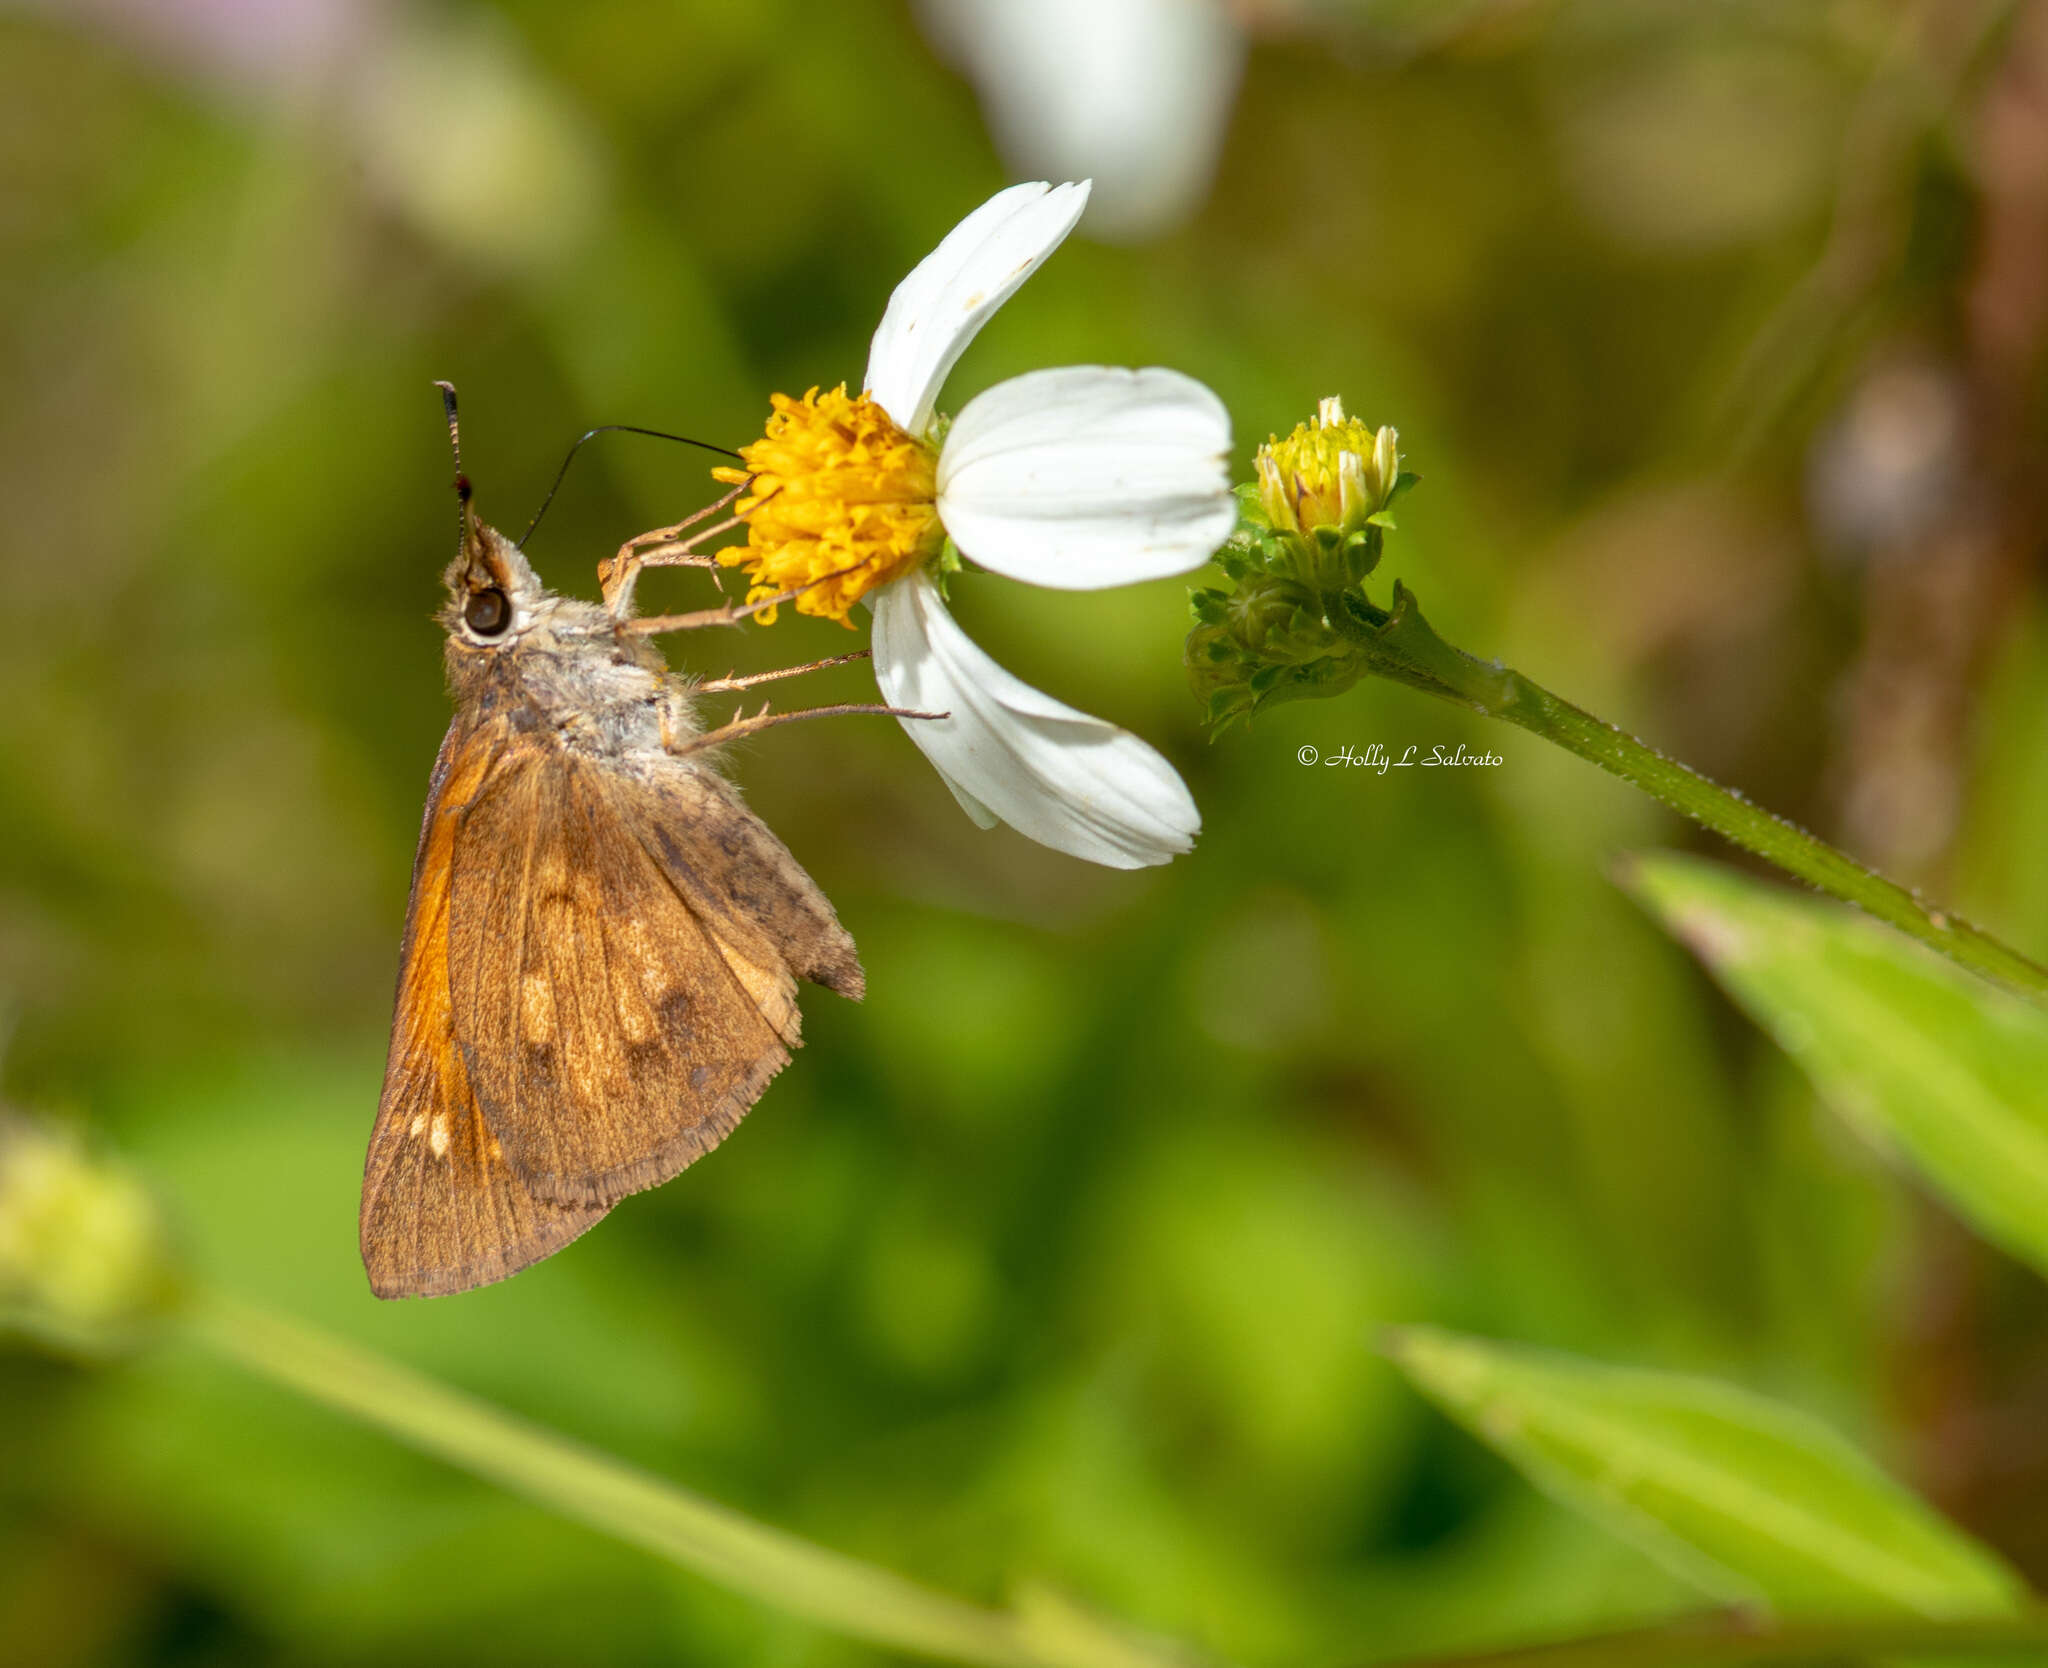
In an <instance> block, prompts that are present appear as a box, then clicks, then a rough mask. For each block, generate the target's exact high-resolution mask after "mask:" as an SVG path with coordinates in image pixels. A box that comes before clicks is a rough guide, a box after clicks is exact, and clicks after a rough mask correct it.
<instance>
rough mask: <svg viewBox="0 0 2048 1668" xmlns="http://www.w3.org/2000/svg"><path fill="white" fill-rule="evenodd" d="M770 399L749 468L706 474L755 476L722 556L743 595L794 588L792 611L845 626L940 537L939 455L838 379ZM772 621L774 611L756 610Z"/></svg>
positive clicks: (749, 452) (728, 478)
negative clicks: (743, 528)
mask: <svg viewBox="0 0 2048 1668" xmlns="http://www.w3.org/2000/svg"><path fill="white" fill-rule="evenodd" d="M773 404H774V407H775V409H774V413H773V415H771V416H770V417H769V419H768V430H767V433H765V434H764V435H762V437H761V438H760V439H759V440H757V441H755V442H754V443H753V444H752V445H751V446H744V447H742V448H741V449H740V456H741V457H742V458H743V459H745V460H746V466H745V467H744V468H732V467H727V468H721V469H714V470H713V471H712V472H711V473H712V474H713V475H714V476H715V477H716V478H717V479H719V480H721V481H724V482H726V483H727V484H729V485H733V486H738V485H741V484H743V483H745V482H747V481H748V480H749V479H750V478H751V480H752V486H751V488H750V489H749V491H748V493H747V495H746V496H745V497H744V498H742V499H741V500H740V501H739V503H738V504H737V505H736V506H735V509H736V511H737V512H738V514H739V515H740V516H741V517H742V518H744V520H745V521H746V524H747V542H746V543H745V544H744V545H742V546H738V547H736V548H734V549H731V550H722V551H720V552H719V553H718V559H719V561H720V562H721V563H723V564H724V565H725V566H727V567H744V568H745V569H746V570H747V578H748V579H749V580H750V581H751V582H752V583H751V584H750V586H749V588H748V590H747V600H748V601H749V602H758V601H759V600H760V599H761V598H763V597H772V596H776V595H779V594H780V593H782V592H784V591H796V592H797V593H798V595H797V597H796V598H795V601H796V608H797V612H798V613H800V614H817V615H821V616H822V617H824V618H826V619H832V620H837V621H839V622H840V623H841V624H842V625H844V624H847V623H849V622H848V621H847V618H846V613H847V610H848V609H850V608H851V607H852V606H853V605H854V604H855V603H856V602H858V601H860V599H861V598H862V597H863V596H865V595H866V594H867V593H868V592H869V591H872V590H873V589H874V588H875V587H876V586H877V585H886V584H887V583H888V582H889V581H890V580H892V579H894V578H896V577H898V576H899V575H901V574H904V573H907V572H909V571H910V570H911V569H912V568H915V567H917V566H918V565H919V564H920V563H922V562H925V561H928V560H929V559H930V558H931V557H932V556H934V555H936V554H937V553H938V549H939V546H940V545H941V543H943V542H944V538H945V534H944V533H943V531H942V530H941V529H940V526H939V508H938V462H939V457H938V452H937V450H936V449H935V448H933V447H932V446H929V445H927V444H926V443H925V442H924V441H922V440H919V439H917V438H915V437H914V436H912V435H909V434H906V433H905V432H904V431H903V430H902V429H900V428H898V427H897V426H896V424H895V423H894V422H893V421H892V420H891V418H890V416H889V414H888V413H887V412H886V411H884V410H883V409H882V408H881V407H880V406H879V405H877V404H875V402H874V401H873V400H871V399H869V398H868V396H867V395H865V394H854V395H849V394H848V393H847V392H846V385H845V384H844V383H841V384H840V385H839V386H838V387H837V388H835V389H833V390H832V391H831V392H830V393H829V394H821V393H819V392H818V390H817V389H815V388H813V389H812V390H811V391H810V392H809V393H808V394H806V395H805V396H804V397H803V398H802V399H800V400H793V399H791V398H790V397H789V396H788V395H787V394H777V395H776V396H775V397H774V401H773ZM774 618H775V610H774V609H773V608H769V609H766V610H764V611H763V612H762V613H761V615H760V619H761V620H762V622H763V623H764V624H765V623H767V622H769V621H772V620H773V619H774Z"/></svg>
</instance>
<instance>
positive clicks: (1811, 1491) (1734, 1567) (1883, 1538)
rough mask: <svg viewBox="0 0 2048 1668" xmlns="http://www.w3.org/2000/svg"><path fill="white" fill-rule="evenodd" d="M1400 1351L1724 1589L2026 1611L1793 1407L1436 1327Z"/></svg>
mask: <svg viewBox="0 0 2048 1668" xmlns="http://www.w3.org/2000/svg"><path fill="white" fill-rule="evenodd" d="M1392 1353H1393V1356H1394V1359H1395V1360H1396V1361H1397V1362H1398V1363H1399V1364H1400V1366H1401V1367H1402V1369H1403V1370H1404V1371H1406V1373H1407V1374H1408V1376H1409V1377H1410V1378H1411V1379H1412V1380H1414V1382H1415V1383H1416V1385H1417V1386H1419V1387H1420V1388H1421V1389H1422V1390H1423V1391H1424V1392H1425V1393H1426V1394H1427V1395H1429V1396H1430V1397H1431V1398H1432V1399H1433V1400H1435V1401H1436V1402H1437V1403H1438V1404H1439V1405H1441V1406H1442V1407H1443V1408H1444V1409H1445V1411H1446V1412H1448V1413H1449V1414H1451V1416H1452V1417H1453V1418H1455V1419H1457V1420H1458V1421H1459V1422H1460V1423H1461V1424H1463V1425H1465V1426H1467V1427H1468V1428H1469V1429H1470V1430H1471V1431H1472V1432H1473V1433H1474V1434H1475V1435H1477V1436H1479V1437H1480V1438H1481V1439H1483V1440H1484V1441H1486V1442H1488V1443H1490V1444H1491V1445H1492V1446H1493V1447H1495V1448H1497V1449H1498V1450H1499V1451H1500V1452H1501V1453H1502V1454H1504V1455H1505V1456H1506V1457H1507V1458H1508V1459H1509V1460H1510V1461H1512V1462H1513V1463H1514V1464H1515V1465H1516V1466H1517V1467H1518V1468H1520V1470H1521V1471H1523V1472H1524V1473H1525V1474H1526V1475H1527V1476H1528V1478H1529V1480H1530V1481H1531V1482H1533V1483H1535V1484H1536V1485H1537V1486H1538V1487H1539V1488H1541V1489H1543V1490H1544V1491H1545V1492H1546V1493H1547V1494H1549V1495H1551V1496H1552V1497H1553V1498H1555V1499H1557V1500H1559V1501H1561V1502H1562V1503H1563V1504H1565V1505H1567V1506H1569V1507H1571V1508H1573V1509H1574V1510H1576V1511H1579V1512H1582V1513H1583V1514H1584V1515H1585V1516H1587V1517H1589V1518H1591V1519H1593V1520H1594V1521H1595V1522H1597V1523H1600V1524H1602V1525H1603V1526H1605V1527H1606V1528H1608V1529H1610V1530H1612V1531H1613V1532H1614V1533H1615V1534H1618V1535H1620V1536H1622V1537H1624V1538H1625V1539H1627V1540H1629V1541H1631V1542H1633V1543H1634V1544H1635V1545H1636V1546H1638V1547H1640V1548H1641V1549H1642V1550H1643V1551H1644V1552H1646V1553H1648V1554H1649V1555H1650V1556H1651V1557H1653V1558H1655V1559H1656V1560H1657V1561H1658V1562H1659V1563H1662V1564H1663V1565H1665V1566H1666V1567H1667V1568H1668V1569H1670V1570H1671V1571H1673V1572H1674V1573H1675V1574H1677V1575H1678V1576H1679V1577H1681V1578H1682V1579H1684V1580H1687V1581H1690V1582H1692V1583H1694V1584H1695V1585H1697V1586H1698V1587H1700V1588H1701V1589H1703V1590H1704V1591H1706V1592H1707V1593H1710V1594H1712V1595H1714V1596H1715V1597H1717V1598H1720V1599H1724V1600H1727V1601H1730V1602H1733V1603H1748V1604H1759V1603H1761V1604H1766V1605H1769V1606H1772V1607H1775V1608H1778V1609H1782V1610H1785V1611H1788V1612H1794V1613H1804V1614H1807V1615H1837V1616H1841V1615H1853V1614H1858V1613H1864V1614H1883V1613H1893V1614H1899V1613H1904V1614H1911V1615H1918V1616H1926V1617H1963V1616H1987V1615H2009V1614H2013V1613H2015V1612H2017V1611H2018V1610H2020V1609H2021V1608H2022V1605H2023V1599H2024V1595H2025V1588H2024V1587H2023V1585H2022V1584H2021V1582H2020V1581H2019V1578H2018V1577H2017V1576H2015V1575H2014V1574H2013V1573H2012V1572H2011V1571H2010V1570H2008V1569H2007V1568H2006V1567H2005V1566H2004V1565H2003V1564H2002V1563H2001V1562H2000V1561H1999V1560H1998V1558H1997V1557H1996V1556H1995V1555H1994V1554H1992V1553H1991V1552H1989V1551H1987V1550H1986V1549H1985V1548H1983V1547H1981V1546H1979V1545H1978V1544H1977V1543H1976V1542H1975V1541H1973V1540H1971V1539H1970V1538H1969V1537H1968V1536H1966V1535H1964V1534H1963V1533H1962V1532H1961V1531H1960V1530H1958V1529H1955V1528H1953V1527H1952V1526H1951V1525H1950V1524H1948V1523H1947V1522H1946V1521H1944V1520H1943V1519H1942V1518H1940V1517H1938V1516H1936V1515H1935V1513H1934V1512H1932V1511H1931V1510H1930V1509H1928V1508H1927V1507H1926V1506H1924V1505H1922V1504H1921V1503H1920V1502H1919V1501H1918V1500H1916V1499H1915V1498H1914V1497H1913V1496H1912V1495H1911V1494H1909V1493H1907V1492H1906V1491H1905V1490H1904V1489H1903V1488H1901V1487H1900V1486H1899V1485H1898V1484H1897V1483H1895V1482H1893V1481H1892V1480H1891V1479H1890V1478H1889V1477H1887V1476H1886V1475H1885V1474H1884V1473H1883V1472H1881V1471H1880V1470H1878V1469H1877V1467H1876V1466H1874V1465H1872V1464H1871V1463H1870V1461H1869V1460H1867V1459H1865V1458H1864V1457H1863V1456H1862V1455H1861V1454H1859V1453H1858V1452H1857V1451H1856V1450H1855V1449H1854V1448H1852V1447H1850V1446H1849V1445H1848V1444H1847V1443H1846V1442H1844V1441H1843V1440H1842V1439H1841V1438H1840V1437H1838V1436H1836V1435H1835V1434H1834V1433H1833V1432H1832V1431H1830V1430H1829V1429H1828V1428H1827V1427H1826V1426H1824V1425H1821V1424H1819V1423H1818V1422H1816V1421H1815V1420H1813V1419H1811V1418H1809V1417H1807V1416H1806V1415H1804V1414H1802V1413H1798V1412H1796V1411H1794V1410H1793V1409H1791V1408H1788V1407H1784V1406H1782V1405H1780V1404H1778V1403H1775V1402H1768V1401H1765V1400H1763V1399H1762V1398H1760V1397H1757V1396H1752V1395H1750V1394H1748V1393H1747V1392H1744V1391H1740V1390H1736V1389H1734V1388H1732V1387H1731V1386H1728V1385H1724V1384H1718V1383H1715V1382H1713V1381H1712V1380H1708V1379H1696V1378H1684V1377H1680V1376H1678V1375H1676V1374H1670V1373H1656V1372H1643V1371H1636V1370H1628V1369H1622V1368H1615V1367H1604V1366H1599V1365H1596V1364H1594V1363H1591V1362H1586V1361H1579V1360H1575V1359H1573V1358H1571V1357H1569V1356H1560V1355H1550V1354H1545V1353H1541V1352H1538V1351H1534V1350H1526V1349H1516V1348H1511V1347H1507V1346H1503V1345H1499V1344H1492V1343H1487V1342H1484V1341H1482V1340H1479V1339H1475V1338H1466V1337H1460V1336H1458V1335H1456V1334H1454V1333H1449V1332H1440V1331H1437V1330H1435V1329H1433V1328H1423V1327H1418V1328H1413V1329H1410V1330H1406V1331H1403V1332H1401V1333H1399V1334H1398V1335H1397V1336H1396V1338H1395V1339H1394V1342H1393V1345H1392Z"/></svg>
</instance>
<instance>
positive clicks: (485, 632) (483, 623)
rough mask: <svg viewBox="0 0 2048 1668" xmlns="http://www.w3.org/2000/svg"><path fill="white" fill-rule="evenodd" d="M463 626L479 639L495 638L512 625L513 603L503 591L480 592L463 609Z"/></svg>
mask: <svg viewBox="0 0 2048 1668" xmlns="http://www.w3.org/2000/svg"><path fill="white" fill-rule="evenodd" d="M462 621H463V624H464V625H466V626H468V627H469V629H470V630H471V631H473V632H475V633H476V634H477V636H479V637H495V636H497V635H498V633H499V632H501V631H503V630H504V629H505V628H506V627H507V626H508V625H510V624H511V623H512V603H511V600H510V599H509V598H508V597H507V596H506V595H505V593H504V592H503V591H499V590H489V591H478V592H477V593H476V594H475V595H474V596H472V597H471V598H470V599H469V601H468V602H466V603H465V604H463V608H462Z"/></svg>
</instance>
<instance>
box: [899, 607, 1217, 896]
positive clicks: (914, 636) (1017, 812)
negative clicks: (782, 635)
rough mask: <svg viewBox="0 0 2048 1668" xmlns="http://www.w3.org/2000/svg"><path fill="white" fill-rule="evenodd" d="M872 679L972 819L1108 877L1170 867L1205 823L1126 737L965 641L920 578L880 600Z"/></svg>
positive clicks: (1183, 791)
mask: <svg viewBox="0 0 2048 1668" xmlns="http://www.w3.org/2000/svg"><path fill="white" fill-rule="evenodd" d="M873 600H874V604H875V630H874V638H873V643H874V654H875V681H876V682H877V683H878V684H880V685H881V687H882V695H883V697H884V698H885V699H886V700H887V701H888V702H889V704H890V705H891V706H898V707H913V708H916V709H918V710H920V711H924V712H944V713H949V714H950V715H951V716H950V717H946V718H937V719H926V718H906V719H903V720H902V721H901V722H902V724H903V728H904V729H905V730H906V731H907V732H908V733H909V735H910V739H911V740H912V741H914V742H916V743H917V745H918V746H919V747H921V748H922V749H924V754H925V757H926V758H928V759H930V760H931V762H932V763H933V764H934V765H935V766H936V767H937V768H938V772H939V774H940V775H941V776H943V777H944V778H945V779H946V785H947V786H948V787H950V788H951V789H952V790H953V793H954V796H955V797H956V798H957V799H958V800H959V801H960V803H961V805H962V807H963V808H965V810H966V811H967V814H968V815H969V816H971V817H974V819H975V821H977V822H980V823H982V825H983V826H984V827H986V826H988V824H987V822H986V821H984V819H983V817H981V816H976V815H975V812H976V809H977V807H978V808H979V809H980V810H981V811H983V812H984V813H986V814H987V816H988V817H989V818H992V819H1000V820H1002V821H1003V822H1006V823H1008V824H1009V825H1010V826H1011V827H1012V828H1014V829H1016V830H1017V831H1018V832H1019V833H1021V834H1028V835H1030V837H1031V838H1032V839H1034V840H1036V841H1038V842H1039V843H1040V844H1041V845H1048V846H1051V847H1053V848H1054V849H1055V850H1058V851H1064V852H1068V853H1070V854H1071V855H1073V856H1075V857H1084V858H1086V859H1087V860H1088V861H1089V862H1091V863H1102V864H1106V865H1107V866H1108V867H1110V868H1112V869H1138V868H1143V867H1145V866H1147V865H1148V864H1153V863H1165V862H1167V861H1169V860H1170V859H1171V858H1173V856H1174V855H1175V854H1176V853H1179V852H1183V851H1187V850H1188V849H1189V848H1190V847H1192V846H1193V844H1194V840H1195V835H1196V834H1197V833H1198V832H1200V830H1201V826H1202V818H1201V813H1200V812H1198V811H1197V810H1196V809H1195V802H1194V799H1193V798H1192V797H1191V796H1190V795H1189V793H1188V790H1187V784H1186V783H1184V782H1182V781H1181V779H1180V777H1179V775H1178V774H1177V773H1176V772H1175V770H1174V768H1173V766H1172V765H1170V764H1168V763H1167V762H1166V760H1165V759H1163V758H1161V757H1160V756H1159V754H1157V753H1156V752H1154V751H1153V750H1152V749H1151V748H1150V747H1147V746H1146V745H1145V743H1143V742H1142V741H1140V740H1139V739H1138V738H1137V737H1136V736H1134V735H1131V734H1130V733H1129V732H1127V731H1124V730H1119V729H1118V728H1117V727H1116V726H1115V725H1114V724H1108V723H1105V722H1103V720H1101V719H1100V718H1090V717H1089V716H1088V715H1087V714H1086V713H1083V712H1076V711H1075V710H1074V709H1073V708H1072V707H1068V706H1062V705H1061V704H1060V703H1059V702H1058V701H1055V700H1054V699H1053V698H1052V697H1051V696H1050V695H1044V694H1041V693H1040V692H1039V691H1037V690H1035V689H1033V688H1032V687H1031V686H1030V685H1029V684H1027V683H1025V682H1023V681H1022V680H1021V679H1019V678H1015V677H1012V676H1011V675H1010V674H1009V673H1008V672H1006V671H1004V670H1003V669H1002V667H1000V666H998V665H997V664H996V663H995V662H994V661H993V660H991V659H989V657H988V656H987V655H985V654H983V653H982V652H981V650H980V649H978V648H976V647H975V646H974V644H973V643H972V642H970V641H969V640H968V637H967V634H966V633H965V632H964V631H962V630H961V629H960V627H959V625H958V624H957V623H955V621H954V619H953V616H952V615H951V614H949V613H948V612H947V611H946V605H945V603H944V602H943V601H942V600H941V599H940V597H939V590H938V587H937V586H936V585H935V584H933V583H932V581H931V579H930V578H929V577H928V576H927V575H925V574H923V573H914V574H911V575H909V576H907V577H906V578H903V579H899V580H897V581H896V582H895V583H894V584H891V585H885V586H883V587H882V589H881V590H880V591H879V592H877V593H876V595H875V597H874V599H873Z"/></svg>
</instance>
